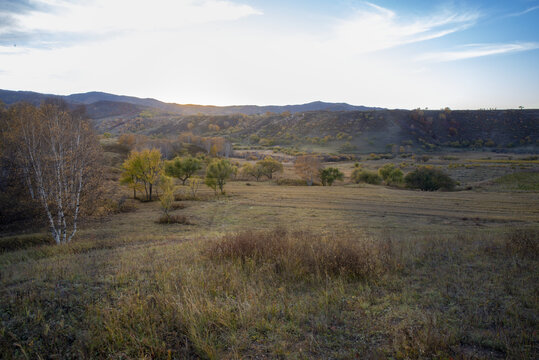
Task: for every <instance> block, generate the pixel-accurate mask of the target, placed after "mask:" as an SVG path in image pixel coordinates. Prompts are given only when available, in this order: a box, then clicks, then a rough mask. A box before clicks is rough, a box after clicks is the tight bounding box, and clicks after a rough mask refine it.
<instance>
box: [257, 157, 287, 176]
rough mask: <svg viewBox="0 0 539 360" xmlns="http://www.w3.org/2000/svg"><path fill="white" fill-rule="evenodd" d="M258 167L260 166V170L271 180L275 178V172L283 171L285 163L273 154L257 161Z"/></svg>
mask: <svg viewBox="0 0 539 360" xmlns="http://www.w3.org/2000/svg"><path fill="white" fill-rule="evenodd" d="M256 167H260V171H262V173H263V174H264V175H265V176H267V177H268V179H270V180H271V179H272V178H273V174H275V173H277V172H282V171H283V164H281V162H279V161H277V160H275V159H274V158H272V157H271V156H266V158H264V160H260V161H259V162H257V163H256ZM257 181H258V179H257Z"/></svg>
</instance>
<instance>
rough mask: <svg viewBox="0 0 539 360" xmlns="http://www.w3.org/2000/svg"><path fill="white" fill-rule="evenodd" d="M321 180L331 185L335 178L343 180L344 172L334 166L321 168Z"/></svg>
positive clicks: (323, 183)
mask: <svg viewBox="0 0 539 360" xmlns="http://www.w3.org/2000/svg"><path fill="white" fill-rule="evenodd" d="M319 176H320V181H322V185H324V186H326V185H328V186H331V185H333V182H334V181H335V180H341V181H342V180H343V179H344V174H343V173H342V172H341V171H340V170H339V169H337V168H334V167H328V168H325V169H320V171H319Z"/></svg>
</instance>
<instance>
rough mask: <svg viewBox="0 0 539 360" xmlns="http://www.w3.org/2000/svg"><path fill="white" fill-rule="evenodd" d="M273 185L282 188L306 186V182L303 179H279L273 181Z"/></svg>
mask: <svg viewBox="0 0 539 360" xmlns="http://www.w3.org/2000/svg"><path fill="white" fill-rule="evenodd" d="M275 184H277V185H283V186H307V181H305V180H303V179H289V178H281V179H277V180H275Z"/></svg>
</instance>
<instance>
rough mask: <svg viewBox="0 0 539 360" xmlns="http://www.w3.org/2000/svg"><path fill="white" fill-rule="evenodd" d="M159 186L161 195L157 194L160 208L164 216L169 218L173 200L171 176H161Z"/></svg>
mask: <svg viewBox="0 0 539 360" xmlns="http://www.w3.org/2000/svg"><path fill="white" fill-rule="evenodd" d="M159 187H160V188H161V196H159V201H160V203H161V210H163V213H164V214H165V216H166V217H167V218H169V212H170V209H171V208H172V203H173V202H174V183H173V181H172V178H171V177H168V176H162V177H161V181H160V182H159Z"/></svg>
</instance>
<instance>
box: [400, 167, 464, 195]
mask: <svg viewBox="0 0 539 360" xmlns="http://www.w3.org/2000/svg"><path fill="white" fill-rule="evenodd" d="M404 181H405V182H406V186H408V187H409V188H412V189H420V190H423V191H436V190H446V191H450V190H453V189H454V188H455V181H454V180H453V179H451V178H450V177H449V175H447V174H446V173H444V172H443V171H442V170H439V169H434V168H430V167H420V168H417V169H416V170H414V171H412V172H410V173H408V174H407V175H406V176H405V177H404Z"/></svg>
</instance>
